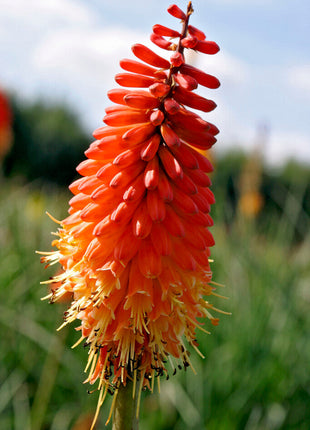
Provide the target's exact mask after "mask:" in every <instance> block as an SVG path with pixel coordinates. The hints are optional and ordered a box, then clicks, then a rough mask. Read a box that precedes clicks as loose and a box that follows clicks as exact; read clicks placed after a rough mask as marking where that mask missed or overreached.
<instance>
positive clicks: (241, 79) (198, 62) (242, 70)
mask: <svg viewBox="0 0 310 430" xmlns="http://www.w3.org/2000/svg"><path fill="white" fill-rule="evenodd" d="M192 59H193V61H190V62H191V64H193V65H195V66H197V67H198V68H200V69H202V70H204V71H205V72H206V73H210V74H211V75H215V76H216V77H218V78H219V79H220V81H225V85H230V86H235V85H239V84H241V83H243V84H244V83H247V81H248V78H249V75H250V70H249V69H250V68H249V66H248V64H246V63H245V62H244V61H242V60H241V59H240V58H237V57H235V56H233V55H231V54H230V53H229V52H227V51H224V50H223V51H220V52H219V53H218V54H216V55H201V54H193V56H192V58H190V60H192Z"/></svg>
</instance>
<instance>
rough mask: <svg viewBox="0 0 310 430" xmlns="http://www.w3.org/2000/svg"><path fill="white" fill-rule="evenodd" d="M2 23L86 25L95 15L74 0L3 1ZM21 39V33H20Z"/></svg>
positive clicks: (0, 2) (1, 2)
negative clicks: (12, 21)
mask: <svg viewBox="0 0 310 430" xmlns="http://www.w3.org/2000/svg"><path fill="white" fill-rule="evenodd" d="M0 7H1V21H5V20H7V19H13V20H14V21H15V22H20V23H21V24H22V25H23V26H25V25H28V26H29V25H30V24H31V25H33V24H35V25H37V26H45V25H46V24H47V23H48V25H49V26H50V25H51V23H53V22H55V21H57V22H58V24H59V23H66V24H68V23H70V22H71V23H73V24H86V23H89V22H90V21H91V20H92V19H93V18H94V15H93V14H92V13H91V10H90V9H89V8H87V7H85V6H84V5H83V4H82V3H81V2H79V1H73V0H44V1H41V0H27V1H25V0H14V2H12V1H11V0H1V1H0ZM19 37H20V33H19Z"/></svg>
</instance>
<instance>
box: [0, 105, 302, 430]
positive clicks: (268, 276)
mask: <svg viewBox="0 0 310 430" xmlns="http://www.w3.org/2000/svg"><path fill="white" fill-rule="evenodd" d="M40 106H41V107H40ZM16 112H17V114H16V115H18V110H16ZM19 114H20V117H19V119H18V118H17V117H16V124H15V130H16V133H17V130H19V131H18V133H20V134H19V136H22V135H23V136H24V139H25V140H19V139H17V135H16V136H15V145H17V146H15V148H13V151H12V152H11V154H10V156H9V157H11V158H8V159H7V160H6V165H5V169H6V170H5V172H6V174H7V175H8V176H9V177H8V178H5V179H3V180H2V184H1V185H2V186H1V189H0V243H1V246H0V285H1V288H0V329H1V346H0V354H1V366H0V381H1V385H0V429H5V430H10V429H14V430H69V429H71V430H77V427H75V423H76V422H77V420H83V419H85V420H86V421H87V419H88V416H89V414H92V413H93V412H94V410H95V407H96V401H97V393H96V392H95V393H94V394H92V395H88V394H87V390H88V389H92V388H93V387H90V386H88V385H83V384H82V382H83V380H84V379H85V378H86V375H85V374H84V373H83V367H84V366H85V364H86V361H87V352H88V351H87V349H84V348H83V346H82V345H80V346H78V347H77V348H76V349H74V350H72V349H71V348H70V347H71V345H73V344H74V343H75V342H76V341H77V340H78V338H79V334H78V333H76V332H75V330H74V327H73V326H71V327H66V328H65V329H63V330H62V331H60V332H56V328H57V327H58V326H59V325H60V324H61V322H62V313H63V312H64V310H65V304H55V305H53V306H50V305H49V304H48V303H47V302H41V301H40V298H41V297H42V296H44V295H46V293H47V289H48V288H47V286H46V285H41V286H40V285H39V282H40V281H42V280H44V279H48V277H49V276H51V275H52V274H53V273H54V271H55V270H57V269H55V268H49V269H47V270H46V271H44V270H43V267H42V266H41V265H40V263H39V257H38V256H37V255H35V254H34V250H44V251H45V250H50V242H51V240H52V239H53V237H52V236H51V235H50V231H55V230H56V229H57V225H55V224H54V223H53V222H52V221H51V220H50V219H49V218H48V217H47V216H45V215H44V212H45V211H48V212H49V213H51V214H52V215H53V216H55V218H57V219H62V218H64V217H65V216H66V211H67V207H68V203H67V202H68V198H69V192H68V191H67V190H66V189H64V188H60V187H58V186H57V185H56V184H65V183H66V184H68V183H70V181H71V180H72V179H73V177H74V176H75V171H74V168H75V166H76V165H77V164H78V163H79V162H80V161H81V160H82V159H83V158H84V157H83V155H81V154H82V152H83V150H85V149H86V147H87V146H88V142H86V141H89V139H86V140H85V136H84V135H83V132H81V129H80V127H79V126H78V122H76V123H75V122H74V121H77V120H76V119H75V120H74V117H72V116H71V114H70V112H67V109H64V108H62V107H60V108H55V107H53V108H48V107H46V106H45V107H42V105H35V106H31V107H29V106H28V107H26V108H20V107H19ZM44 124H45V125H44ZM45 127H46V128H45ZM75 133H76V134H75ZM78 136H80V137H78ZM83 136H84V137H83ZM27 139H28V140H27ZM57 139H59V141H57ZM66 139H67V140H66ZM79 139H80V140H79ZM60 142H64V143H63V144H64V145H65V146H66V148H67V149H66V151H64V152H62V148H61V144H60ZM78 142H79V143H78ZM54 149H55V151H56V152H58V155H57V156H56V154H53V151H54ZM23 151H24V152H23ZM37 151H38V152H39V154H36V156H35V157H38V158H37V159H36V160H31V156H30V155H31V154H32V156H33V154H34V152H37ZM21 154H23V155H21ZM61 154H62V155H61ZM58 156H59V157H60V158H61V157H64V161H63V162H64V164H63V165H61V166H62V167H61V168H60V167H59V166H60V165H59V166H58V168H57V165H58V160H59V158H57V157H58ZM49 157H50V158H51V160H50V164H48V162H47V159H48V158H49ZM71 157H72V159H73V160H74V161H72V159H71ZM23 158H24V159H23ZM9 160H11V161H9ZM39 160H40V161H39ZM52 160H53V161H52ZM69 160H70V163H71V162H72V170H71V171H70V174H69V172H67V173H66V174H65V173H64V172H61V170H65V169H67V167H66V166H69V164H66V162H69ZM28 162H29V163H30V164H29V165H28V164H27V163H28ZM245 162H246V156H245V155H244V154H240V153H234V154H228V155H226V156H224V157H222V158H221V159H219V160H216V161H215V164H216V170H215V172H214V173H213V174H212V181H213V184H214V185H213V191H214V193H215V195H216V199H217V204H216V205H215V206H214V207H213V209H212V214H213V217H214V219H215V226H214V227H213V228H212V232H213V234H214V237H215V241H216V246H215V247H214V249H213V250H212V257H213V258H214V260H215V262H214V263H213V264H212V269H213V271H214V280H216V281H218V282H220V283H223V284H225V285H226V287H219V291H218V292H219V293H220V294H224V295H225V296H228V297H229V299H228V300H221V299H217V298H216V299H215V304H216V306H217V307H219V308H221V309H224V310H227V311H231V312H232V316H224V315H220V316H221V320H220V325H219V326H218V327H214V328H212V334H211V335H210V336H208V335H206V334H204V333H198V335H199V341H200V350H201V351H202V353H203V354H204V355H205V356H206V359H205V360H203V359H201V358H200V357H199V356H198V355H197V354H196V353H195V352H194V351H192V356H191V359H192V362H193V365H194V367H195V369H196V371H197V375H196V376H195V375H194V374H193V372H192V371H191V370H190V369H188V370H187V371H186V372H184V371H180V372H178V373H177V375H176V376H174V377H171V378H170V380H169V381H164V380H162V382H161V393H160V395H159V394H158V393H157V390H155V393H154V394H152V395H151V394H150V393H144V394H143V409H142V416H141V424H140V428H141V430H143V429H148V430H155V429H156V430H181V429H182V430H183V429H185V428H186V429H189V430H203V429H205V430H239V429H240V430H243V429H244V430H307V429H309V428H310V408H309V404H310V340H309V330H310V312H309V305H310V288H309V281H310V264H309V254H310V234H309V221H310V219H309V201H310V200H309V192H310V191H309V171H310V170H309V168H308V167H303V166H300V165H296V163H293V162H291V163H290V164H288V165H287V166H286V167H285V168H283V169H282V170H280V171H278V172H275V171H272V170H268V169H266V168H265V169H264V170H263V178H262V188H261V189H262V193H263V196H264V206H263V208H262V210H261V212H260V213H259V214H258V216H257V217H256V218H254V219H250V220H244V219H243V218H242V217H241V216H240V214H239V213H238V211H237V202H238V198H239V194H240V190H239V178H240V172H241V171H242V169H243V166H244V163H245ZM40 163H42V165H40ZM44 163H47V164H46V165H45V164H44ZM73 164H74V166H73ZM34 166H37V167H36V170H34V171H33V169H35V167H34ZM70 166H71V164H70ZM55 167H56V168H55ZM68 168H69V167H68ZM70 169H71V168H70ZM39 172H40V173H39ZM58 175H59V176H58ZM66 175H67V176H66ZM16 176H18V177H16ZM30 180H32V181H33V182H32V183H29V182H27V181H30ZM110 403H111V400H109V399H108V400H107V401H106V403H105V404H104V405H103V407H102V411H101V414H100V420H99V425H98V428H101V427H102V428H107V429H110V428H111V425H109V426H107V427H105V426H104V423H105V420H106V418H107V416H108V412H109V407H110ZM100 426H101V427H100ZM80 429H85V430H86V429H88V427H87V426H86V425H85V426H84V427H80Z"/></svg>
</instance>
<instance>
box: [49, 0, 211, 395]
mask: <svg viewBox="0 0 310 430" xmlns="http://www.w3.org/2000/svg"><path fill="white" fill-rule="evenodd" d="M192 11H193V10H192V7H191V3H190V4H189V7H188V10H187V12H186V13H185V12H183V11H181V10H180V9H179V8H178V7H177V6H176V5H172V6H170V7H169V9H168V12H169V13H170V14H171V15H173V16H174V17H176V18H179V19H181V20H182V28H181V29H180V31H177V30H173V29H170V28H167V27H164V26H162V25H159V24H158V25H155V26H154V27H153V33H152V35H151V40H152V42H154V43H155V44H156V45H157V46H159V47H161V48H163V49H165V50H167V51H168V52H170V59H166V58H164V57H161V56H159V55H158V54H156V53H154V52H153V51H152V50H150V49H149V48H147V47H146V46H144V45H141V44H136V45H134V46H133V47H132V52H133V54H134V55H135V57H136V58H137V60H133V59H124V60H121V62H120V66H121V68H122V69H124V70H125V72H124V73H119V74H117V75H116V77H115V80H116V82H117V83H118V84H119V85H120V86H122V87H124V88H118V89H113V90H111V91H109V92H108V97H109V99H110V100H111V101H112V102H113V103H114V105H113V106H111V107H108V108H107V109H106V115H105V117H104V118H103V121H104V123H105V124H106V125H105V126H103V127H101V128H99V129H98V130H96V131H95V132H94V137H95V139H96V140H95V141H94V142H93V143H92V144H91V145H90V147H89V149H88V150H87V151H86V152H85V154H86V157H87V159H86V160H85V161H83V162H82V163H81V164H80V165H79V166H78V167H77V171H78V172H79V174H80V175H81V178H80V179H78V180H77V181H75V182H74V183H73V184H72V185H71V186H70V190H71V192H72V193H73V195H74V196H73V197H72V199H71V200H70V209H69V213H70V215H69V216H68V217H67V218H66V219H64V220H63V221H61V223H60V224H61V226H60V228H59V230H58V236H59V237H58V239H57V240H55V241H54V242H53V245H54V246H56V247H57V248H58V250H57V251H56V252H55V253H53V254H51V255H48V256H45V257H43V260H44V262H48V263H49V264H50V263H53V262H55V261H59V263H60V264H61V265H62V268H63V273H62V274H61V275H59V276H56V277H55V278H54V279H53V282H55V283H56V282H57V284H56V288H54V289H53V292H52V293H51V295H50V299H51V301H52V302H54V301H56V300H59V299H60V298H61V297H62V296H63V295H65V294H67V293H68V292H70V293H72V295H73V301H72V304H71V306H70V308H69V309H68V311H67V312H66V313H65V324H66V323H69V322H72V321H74V320H76V319H78V320H80V321H81V325H80V330H81V340H82V339H83V340H84V341H85V342H86V343H87V344H88V345H89V348H90V350H89V360H88V369H89V377H88V381H89V382H90V383H94V382H95V381H96V380H97V379H98V380H99V389H100V390H101V392H103V391H104V390H106V389H107V387H109V388H112V389H113V388H116V389H117V388H118V387H120V385H121V384H123V385H125V384H126V382H127V380H128V378H130V379H134V381H136V380H139V381H140V382H139V386H140V389H142V388H144V387H149V388H152V384H153V382H154V378H155V377H156V376H159V375H163V374H165V375H167V374H168V373H169V372H171V373H175V369H176V367H177V366H180V365H182V366H184V367H187V366H188V365H191V364H190V361H189V357H188V352H187V350H186V347H185V345H184V341H185V340H186V341H187V343H188V344H190V345H192V346H193V347H194V348H195V349H197V346H198V344H197V340H196V329H197V327H199V326H200V324H201V322H198V318H201V317H208V318H209V319H210V320H211V323H213V324H214V325H216V324H217V322H218V319H217V318H215V317H214V316H213V315H212V309H213V310H214V307H213V306H212V304H211V303H209V301H206V299H205V296H210V295H212V294H215V293H214V284H213V283H212V281H211V276H212V274H211V270H210V266H209V257H210V247H212V246H213V245H214V240H213V237H212V235H211V233H210V231H209V227H210V226H211V225H212V219H211V217H210V214H209V212H210V206H211V205H212V204H213V203H214V196H213V194H212V192H211V191H210V188H209V186H210V179H209V177H208V173H209V172H211V171H212V165H211V163H210V161H209V160H208V159H207V158H205V157H204V156H203V155H202V153H201V152H202V150H203V151H206V150H208V149H209V148H210V147H211V146H212V145H213V144H214V143H215V141H216V138H215V135H216V134H217V133H218V129H217V128H216V127H215V126H214V125H213V124H211V123H209V122H207V121H206V120H204V119H202V118H201V117H200V116H199V115H198V114H197V113H194V112H193V111H191V110H190V109H189V108H192V109H195V110H200V111H202V112H210V111H212V110H213V109H214V108H215V107H216V105H215V103H214V102H213V101H211V100H209V99H206V98H204V97H202V96H200V95H198V94H197V93H196V92H195V91H194V90H195V89H196V88H197V87H198V86H199V85H202V86H204V87H207V88H209V89H214V88H217V87H218V86H219V81H218V80H217V78H215V77H214V76H211V75H209V74H207V73H205V72H203V71H201V70H199V69H197V68H195V67H193V66H190V65H189V64H186V61H185V55H184V54H185V51H186V50H189V51H190V50H192V49H194V50H196V51H199V52H203V53H206V54H215V53H216V52H217V51H218V50H219V48H218V46H217V45H216V43H214V42H211V41H207V40H206V37H205V35H204V33H203V32H202V31H201V30H199V29H197V28H195V27H193V26H191V25H189V17H190V15H191V13H192ZM215 310H216V309H215ZM168 358H169V361H170V363H171V364H172V367H170V364H169V363H168Z"/></svg>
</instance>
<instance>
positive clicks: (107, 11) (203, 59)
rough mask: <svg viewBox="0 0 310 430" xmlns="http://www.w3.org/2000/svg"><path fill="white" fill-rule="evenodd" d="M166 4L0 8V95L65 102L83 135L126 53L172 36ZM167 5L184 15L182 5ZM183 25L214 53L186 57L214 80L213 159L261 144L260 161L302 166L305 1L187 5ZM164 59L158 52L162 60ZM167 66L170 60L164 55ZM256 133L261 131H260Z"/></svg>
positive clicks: (71, 1) (47, 0) (308, 114)
mask: <svg viewBox="0 0 310 430" xmlns="http://www.w3.org/2000/svg"><path fill="white" fill-rule="evenodd" d="M172 2H173V1H171V0H169V1H166V0H131V1H130V0H123V1H122V0H44V1H43V0H0V64H1V67H0V86H2V87H4V88H6V89H8V90H10V91H13V92H14V93H15V94H16V95H18V96H19V97H20V98H21V99H26V100H33V99H37V98H41V99H44V100H53V101H60V102H64V103H66V104H68V105H70V106H72V107H73V109H74V110H75V111H76V112H77V113H78V114H79V116H80V118H81V120H82V122H83V124H84V126H85V128H86V131H87V132H89V134H90V139H91V133H92V131H93V130H94V129H95V128H97V127H98V126H101V120H102V117H103V115H104V108H105V107H106V106H107V105H108V104H109V101H108V100H107V97H106V92H107V91H108V90H109V89H111V88H116V87H117V84H116V83H115V82H114V78H113V77H114V75H115V73H118V72H119V71H120V68H119V65H118V62H119V60H120V59H121V58H123V57H128V58H134V57H133V54H131V50H130V46H131V45H132V44H134V43H137V42H139V43H144V44H147V45H148V46H150V47H151V43H150V42H149V41H148V36H149V34H150V32H151V28H152V25H154V24H157V23H160V24H163V25H166V26H170V27H172V28H174V29H179V28H180V24H179V21H178V20H177V19H175V18H173V17H172V16H170V15H169V14H168V13H167V12H166V9H167V7H168V6H169V5H170V4H171V3H172ZM176 3H177V4H178V5H179V6H180V7H181V8H183V9H186V5H187V1H185V0H178V1H176ZM193 6H194V14H193V16H192V17H191V23H192V25H194V26H196V27H198V28H200V29H201V30H203V31H204V32H205V33H206V35H207V38H209V39H210V40H215V41H216V42H217V43H218V44H219V45H220V47H221V51H220V53H218V54H217V55H215V56H207V55H204V54H200V55H193V56H192V57H191V58H187V60H188V62H191V63H192V64H194V65H195V66H196V67H199V68H201V69H203V70H204V71H206V72H207V73H211V74H215V75H216V76H217V77H218V78H219V79H220V80H221V83H222V85H221V87H220V88H219V89H218V90H205V91H202V92H200V93H202V95H204V96H206V97H208V98H213V99H214V101H215V102H216V103H217V105H218V107H217V109H216V110H215V111H214V113H211V114H206V116H205V119H207V120H210V121H212V122H214V123H215V124H216V125H217V126H218V127H219V128H220V130H221V134H220V135H219V141H218V143H217V150H218V151H224V150H226V149H227V148H231V147H233V146H241V147H244V148H246V149H249V150H251V149H253V148H254V147H256V146H257V145H258V144H259V145H260V147H261V149H262V152H263V155H264V158H265V160H266V161H267V162H269V163H271V164H281V163H282V162H283V161H284V160H286V159H287V158H288V157H295V158H297V159H299V160H302V161H306V162H307V163H310V108H309V104H310V45H309V40H310V25H309V19H310V2H309V0H193ZM163 54H165V51H162V55H163ZM168 57H169V55H168ZM262 130H263V131H264V132H263V131H262Z"/></svg>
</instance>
